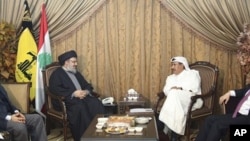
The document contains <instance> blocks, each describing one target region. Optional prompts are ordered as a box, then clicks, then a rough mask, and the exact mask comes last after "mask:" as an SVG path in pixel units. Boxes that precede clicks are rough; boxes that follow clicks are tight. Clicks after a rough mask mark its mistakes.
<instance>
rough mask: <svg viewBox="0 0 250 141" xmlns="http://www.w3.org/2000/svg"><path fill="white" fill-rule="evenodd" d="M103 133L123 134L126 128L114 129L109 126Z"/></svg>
mask: <svg viewBox="0 0 250 141" xmlns="http://www.w3.org/2000/svg"><path fill="white" fill-rule="evenodd" d="M105 132H107V133H109V134H123V133H126V132H127V127H115V126H113V127H112V126H111V127H107V128H106V129H105Z"/></svg>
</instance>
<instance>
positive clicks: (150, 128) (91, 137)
mask: <svg viewBox="0 0 250 141" xmlns="http://www.w3.org/2000/svg"><path fill="white" fill-rule="evenodd" d="M98 117H102V115H97V116H96V117H95V118H94V119H93V121H92V122H91V123H90V126H89V127H88V128H87V130H86V131H85V133H84V134H83V136H82V138H81V141H158V140H159V137H158V131H157V127H156V120H155V117H154V116H151V117H152V119H151V120H150V121H149V123H147V124H142V125H137V124H136V126H142V127H143V130H142V132H139V133H136V132H135V133H130V132H127V133H123V134H115V135H113V134H109V133H106V132H105V131H104V130H103V129H100V130H99V129H96V124H97V118H98Z"/></svg>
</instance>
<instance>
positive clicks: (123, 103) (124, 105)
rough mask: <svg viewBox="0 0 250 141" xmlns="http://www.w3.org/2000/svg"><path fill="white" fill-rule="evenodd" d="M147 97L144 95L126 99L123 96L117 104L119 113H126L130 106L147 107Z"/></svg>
mask: <svg viewBox="0 0 250 141" xmlns="http://www.w3.org/2000/svg"><path fill="white" fill-rule="evenodd" d="M146 103H147V101H146V99H145V97H143V96H140V97H139V98H138V99H136V100H133V99H132V100H129V99H128V98H126V99H124V98H121V99H120V100H119V101H118V103H117V105H118V114H125V113H127V112H128V111H129V109H130V108H138V107H140V108H145V107H146Z"/></svg>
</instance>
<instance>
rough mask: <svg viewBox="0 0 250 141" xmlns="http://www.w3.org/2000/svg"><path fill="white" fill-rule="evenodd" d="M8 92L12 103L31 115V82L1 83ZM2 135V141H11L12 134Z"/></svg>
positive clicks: (5, 132)
mask: <svg viewBox="0 0 250 141" xmlns="http://www.w3.org/2000/svg"><path fill="white" fill-rule="evenodd" d="M1 85H2V86H3V87H4V89H5V90H6V92H7V94H8V97H9V99H10V101H11V103H12V104H13V105H14V106H16V107H17V108H18V109H20V111H21V112H22V113H30V99H29V97H30V87H31V83H30V82H20V83H19V82H11V83H1ZM0 134H1V135H2V136H3V137H4V139H0V140H1V141H11V134H10V133H9V132H7V131H1V132H0Z"/></svg>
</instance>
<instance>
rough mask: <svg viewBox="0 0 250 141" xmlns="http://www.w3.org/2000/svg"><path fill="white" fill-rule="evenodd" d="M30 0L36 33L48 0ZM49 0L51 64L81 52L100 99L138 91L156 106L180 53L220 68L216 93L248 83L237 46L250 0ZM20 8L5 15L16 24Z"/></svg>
mask: <svg viewBox="0 0 250 141" xmlns="http://www.w3.org/2000/svg"><path fill="white" fill-rule="evenodd" d="M28 2H29V4H30V9H31V15H32V21H33V24H34V29H35V31H36V33H37V34H36V35H38V32H39V31H38V27H39V21H38V20H39V18H40V11H41V10H40V9H41V3H42V1H32V0H28ZM45 2H46V10H47V15H48V16H47V17H48V28H49V32H50V35H51V43H52V56H53V61H57V56H58V55H60V54H61V53H63V52H65V51H68V50H75V51H76V52H77V53H78V69H79V71H80V72H81V73H83V75H84V76H85V77H86V79H87V80H88V81H89V82H91V83H92V84H93V86H94V88H95V91H97V92H99V93H100V94H101V95H102V97H107V96H113V97H115V99H116V101H117V100H119V99H120V98H123V97H124V96H125V95H126V93H127V90H128V89H130V88H133V89H135V90H136V91H137V92H138V93H140V94H142V95H143V96H145V97H146V98H147V99H148V100H149V101H150V104H151V105H153V104H154V103H155V102H156V100H157V96H156V94H157V92H159V91H162V89H163V86H164V84H165V80H166V77H167V76H168V75H170V74H171V69H170V65H171V64H170V59H171V58H172V57H174V56H185V57H186V58H187V59H188V61H189V63H194V62H195V61H208V62H210V63H212V64H215V65H216V66H218V67H219V78H218V85H217V98H218V97H219V96H220V95H222V94H224V93H225V92H226V91H228V90H229V89H235V88H240V87H241V85H242V81H241V78H242V76H241V75H242V74H241V70H240V65H239V63H238V60H237V59H236V50H237V47H236V46H235V43H236V37H237V36H238V34H239V33H240V31H242V29H243V24H244V22H248V19H247V18H248V17H249V16H248V15H247V14H246V13H245V12H244V11H245V10H248V9H247V7H249V6H248V5H249V2H248V1H247V0H246V1H243V0H242V1H237V2H238V3H237V5H236V3H235V2H234V1H233V0H228V1H217V0H210V1H204V3H202V2H199V1H195V0H187V1H182V0H169V1H167V0H84V1H83V0H74V1H67V0H56V1H54V0H47V1H45ZM22 5H23V2H21V1H15V0H2V1H0V7H1V11H0V12H1V13H0V19H4V20H5V21H7V22H11V23H13V24H14V25H15V26H16V27H17V29H18V28H19V26H20V24H21V18H22V15H23V11H24V10H23V7H22ZM238 5H241V6H242V8H241V9H239V7H240V6H238ZM7 7H8V8H7ZM238 11H240V12H241V13H238V14H237V13H236V12H238ZM242 13H244V14H243V15H242ZM248 13H249V12H248ZM216 100H218V99H216ZM215 103H217V102H215Z"/></svg>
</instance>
